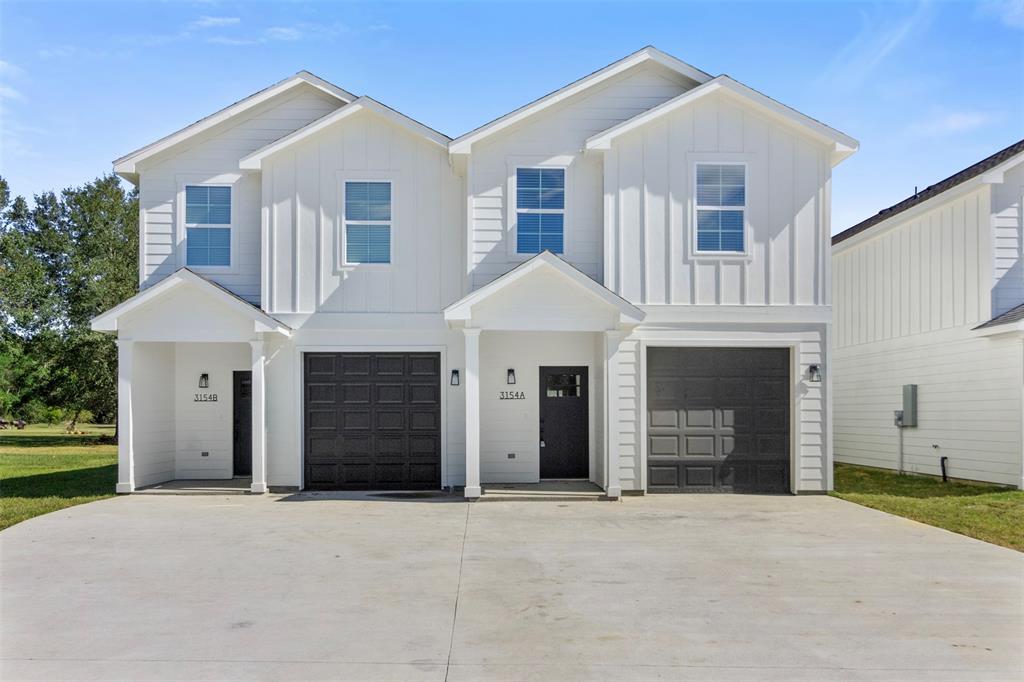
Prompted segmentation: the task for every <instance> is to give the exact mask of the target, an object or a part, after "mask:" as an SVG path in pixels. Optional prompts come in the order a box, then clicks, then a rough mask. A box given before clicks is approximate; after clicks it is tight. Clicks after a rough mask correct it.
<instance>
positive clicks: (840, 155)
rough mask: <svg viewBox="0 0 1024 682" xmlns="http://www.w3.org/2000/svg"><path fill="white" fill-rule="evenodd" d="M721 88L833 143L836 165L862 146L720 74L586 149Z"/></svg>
mask: <svg viewBox="0 0 1024 682" xmlns="http://www.w3.org/2000/svg"><path fill="white" fill-rule="evenodd" d="M715 92H721V93H723V94H727V95H729V96H731V97H733V98H734V99H737V100H738V101H740V102H742V103H747V104H751V105H754V106H756V107H757V108H758V109H759V110H760V111H761V112H762V113H765V114H767V115H768V116H770V117H772V118H774V119H775V120H778V121H781V122H783V123H786V124H788V125H790V126H793V127H797V128H799V129H801V130H803V131H805V132H807V133H809V134H810V135H811V136H812V137H815V138H817V139H818V140H820V141H822V142H825V143H826V144H828V145H830V146H831V147H832V165H833V166H834V165H836V164H837V163H839V162H840V161H842V160H843V159H845V158H846V157H848V156H850V155H851V154H853V153H854V152H856V151H857V149H858V148H859V147H860V143H859V142H857V140H855V139H853V138H852V137H850V136H849V135H846V134H845V133H841V132H839V131H838V130H836V129H834V128H830V127H829V126H827V125H825V124H824V123H821V122H820V121H816V120H814V119H813V118H811V117H810V116H807V115H805V114H801V113H800V112H799V111H797V110H796V109H791V108H790V107H787V106H786V105H784V104H781V103H779V102H777V101H775V100H773V99H772V98H771V97H768V96H766V95H762V94H761V93H760V92H758V91H757V90H754V89H753V88H749V87H747V86H746V85H743V84H742V83H740V82H738V81H735V80H733V79H732V78H729V77H728V76H717V77H715V78H713V79H712V80H710V81H708V82H706V83H704V84H702V85H699V86H697V87H696V88H694V89H693V90H689V91H687V92H684V93H683V94H681V95H677V96H676V97H673V98H672V99H670V100H668V101H667V102H664V103H662V104H659V105H658V106H656V107H653V108H651V109H648V110H647V111H645V112H643V113H640V114H637V115H636V116H634V117H633V118H631V119H628V120H626V121H623V122H622V123H618V124H616V125H614V126H612V127H611V128H609V129H607V130H605V131H603V132H600V133H597V134H596V135H593V136H591V137H590V138H589V139H587V142H586V149H588V150H591V149H593V150H601V151H603V150H608V149H611V146H612V142H614V140H615V138H617V137H619V136H620V135H623V134H625V133H628V132H630V131H632V130H636V129H637V128H639V127H641V126H643V125H646V124H648V123H650V122H651V121H654V120H656V119H658V118H660V117H662V116H665V115H666V114H669V113H671V112H673V111H676V110H678V109H680V108H682V107H685V106H688V105H690V104H693V103H694V102H696V101H697V100H699V99H702V98H704V97H707V96H708V95H710V94H712V93H715Z"/></svg>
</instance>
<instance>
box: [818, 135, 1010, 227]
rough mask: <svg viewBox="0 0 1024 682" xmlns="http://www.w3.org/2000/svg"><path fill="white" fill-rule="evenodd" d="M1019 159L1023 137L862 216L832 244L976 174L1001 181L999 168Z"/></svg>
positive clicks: (972, 177) (1003, 167)
mask: <svg viewBox="0 0 1024 682" xmlns="http://www.w3.org/2000/svg"><path fill="white" fill-rule="evenodd" d="M1021 162H1024V140H1020V141H1018V142H1014V143H1013V144H1011V145H1010V146H1009V147H1006V148H1005V149H1001V150H999V151H998V152H996V153H995V154H993V155H992V156H990V157H988V158H985V159H982V160H981V161H979V162H978V163H976V164H974V165H972V166H968V167H967V168H964V169H963V170H962V171H959V172H958V173H954V174H953V175H950V176H949V177H948V178H946V179H945V180H939V181H938V182H936V183H935V184H934V185H929V186H928V187H925V188H924V190H922V191H920V192H917V193H915V194H914V196H912V197H908V198H906V199H904V200H903V201H900V202H899V203H896V204H893V205H892V206H890V207H889V208H883V209H882V210H881V211H879V212H878V213H876V214H875V215H873V216H871V217H870V218H868V219H867V220H863V221H861V222H859V223H857V224H856V225H854V226H853V227H848V228H847V229H845V230H843V231H842V232H840V233H839V234H837V235H836V236H834V237H832V245H833V246H835V245H836V244H838V243H839V242H842V241H845V240H847V239H849V238H850V237H853V236H854V235H857V234H860V233H861V232H863V231H864V230H867V229H868V228H870V227H873V226H875V225H877V224H878V223H881V222H883V221H886V220H889V218H892V217H894V216H897V215H899V214H900V213H903V212H904V211H909V210H910V209H912V208H914V207H915V206H918V205H919V204H923V203H924V202H926V201H928V200H929V199H932V198H933V197H936V196H938V195H940V194H942V193H943V192H947V191H949V190H951V189H953V188H954V187H956V186H957V185H962V184H963V183H965V182H967V181H968V180H973V179H974V178H976V177H978V176H979V175H984V174H986V173H992V174H993V177H992V178H991V180H992V181H993V182H1002V179H1003V178H1002V172H1003V171H1005V170H1008V169H1009V167H1010V166H1013V165H1016V164H1018V163H1021Z"/></svg>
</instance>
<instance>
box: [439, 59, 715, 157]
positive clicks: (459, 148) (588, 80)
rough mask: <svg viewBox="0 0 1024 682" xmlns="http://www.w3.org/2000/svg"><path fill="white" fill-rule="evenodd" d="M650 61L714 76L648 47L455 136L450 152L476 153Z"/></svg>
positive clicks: (700, 79)
mask: <svg viewBox="0 0 1024 682" xmlns="http://www.w3.org/2000/svg"><path fill="white" fill-rule="evenodd" d="M649 61H653V62H655V63H658V64H661V65H662V66H664V67H666V68H668V69H671V70H672V71H675V72H676V73H678V74H680V75H682V76H685V77H686V78H689V79H690V80H693V81H695V82H697V83H701V84H702V83H706V82H708V81H710V80H711V78H712V76H711V74H709V73H705V72H704V71H701V70H700V69H698V68H696V67H694V66H691V65H690V64H687V63H686V62H683V61H681V60H679V59H676V58H675V57H673V56H672V55H669V54H666V53H665V52H662V51H661V50H658V49H657V48H654V47H650V46H648V47H645V48H643V49H642V50H639V51H638V52H635V53H633V54H631V55H629V56H628V57H625V58H623V59H620V60H619V61H617V62H614V63H612V64H609V65H608V66H606V67H604V68H603V69H600V70H598V71H595V72H594V73H592V74H590V75H589V76H586V77H584V78H581V79H580V80H578V81H575V82H573V83H570V84H569V85H566V86H565V87H563V88H560V89H559V90H556V91H555V92H552V93H551V94H549V95H547V96H545V97H541V98H540V99H538V100H537V101H535V102H532V103H530V104H527V105H526V106H524V107H521V108H519V109H516V110H515V111H512V112H510V113H508V114H505V115H504V116H501V117H499V118H497V119H495V120H493V121H491V122H490V123H487V124H485V125H483V126H481V127H479V128H477V129H476V130H471V131H470V132H468V133H466V134H465V135H462V136H460V137H457V138H455V139H454V140H452V142H451V144H449V145H448V152H449V153H450V154H469V153H471V152H472V148H473V144H474V143H476V142H479V141H480V140H482V139H484V138H487V137H490V136H491V135H495V134H497V133H499V132H500V131H502V130H504V129H506V128H508V127H510V126H513V125H515V124H516V123H519V122H520V121H523V120H525V119H526V118H529V117H530V116H533V115H534V114H536V113H538V112H540V111H543V110H544V109H546V108H548V107H551V106H554V105H556V104H558V103H559V102H563V101H565V100H566V99H569V98H570V97H573V96H574V95H577V94H579V93H581V92H583V91H585V90H587V89H589V88H591V87H593V86H595V85H597V84H599V83H601V82H604V81H606V80H608V79H609V78H612V77H614V76H616V75H618V74H620V73H622V72H624V71H627V70H628V69H631V68H633V67H635V66H638V65H640V64H643V63H645V62H649Z"/></svg>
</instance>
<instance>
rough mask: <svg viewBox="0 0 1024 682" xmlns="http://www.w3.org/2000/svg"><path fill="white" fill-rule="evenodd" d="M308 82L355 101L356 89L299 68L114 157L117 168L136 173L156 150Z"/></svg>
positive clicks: (117, 170) (115, 170) (346, 99)
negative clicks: (222, 106) (257, 90)
mask: <svg viewBox="0 0 1024 682" xmlns="http://www.w3.org/2000/svg"><path fill="white" fill-rule="evenodd" d="M302 84H307V85H311V86H313V87H314V88H316V89H318V90H321V91H323V92H325V93H327V94H328V95H331V96H332V97H336V98H338V99H339V100H340V101H341V102H343V103H345V104H348V103H349V102H351V101H353V100H354V99H355V98H356V96H355V95H353V94H352V93H350V92H348V91H346V90H342V89H341V88H339V87H338V86H336V85H333V84H331V83H328V82H327V81H325V80H324V79H322V78H320V77H319V76H315V75H313V74H311V73H310V72H309V71H299V72H298V73H297V74H295V75H294V76H292V77H290V78H286V79H284V80H283V81H279V82H277V83H274V84H273V85H271V86H270V87H268V88H264V89H263V90H260V91H259V92H257V93H255V94H252V95H249V96H248V97H246V98H245V99H242V100H239V101H237V102H235V103H234V104H232V105H230V106H228V107H225V108H223V109H221V110H220V111H218V112H216V113H214V114H210V115H209V116H207V117H205V118H201V119H199V120H198V121H196V122H195V123H193V124H192V125H189V126H186V127H184V128H182V129H181V130H179V131H177V132H175V133H171V134H170V135H167V136H166V137H162V138H160V139H159V140H157V141H156V142H152V143H150V144H148V145H146V146H145V147H142V148H141V149H136V150H135V151H133V152H131V153H130V154H125V155H124V156H122V157H121V158H119V159H116V160H115V161H114V172H115V173H117V174H118V175H122V176H125V175H129V176H131V175H134V174H135V173H136V172H137V171H136V165H137V164H138V163H139V162H140V161H142V160H144V159H147V158H149V157H151V156H153V155H154V154H158V153H160V152H162V151H164V150H165V149H169V148H170V147H173V146H174V145H176V144H179V143H181V142H184V141H185V140H187V139H189V138H191V137H193V136H195V135H198V134H200V133H202V132H204V131H206V130H209V129H210V128H212V127H213V126H215V125H217V124H219V123H223V122H224V121H226V120H228V119H230V118H232V117H234V116H237V115H239V114H241V113H242V112H244V111H247V110H249V109H251V108H253V107H255V106H257V105H258V104H262V103H263V102H266V101H267V100H269V99H271V98H273V97H276V96H277V95H280V94H281V93H283V92H287V91H289V90H291V89H292V88H295V87H298V86H299V85H302Z"/></svg>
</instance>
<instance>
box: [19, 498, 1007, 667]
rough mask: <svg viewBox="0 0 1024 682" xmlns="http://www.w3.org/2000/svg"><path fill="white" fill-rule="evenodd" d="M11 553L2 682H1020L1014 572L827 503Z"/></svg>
mask: <svg viewBox="0 0 1024 682" xmlns="http://www.w3.org/2000/svg"><path fill="white" fill-rule="evenodd" d="M0 552H2V556H0V570H2V574H0V585H2V587H0V609H2V610H0V658H2V660H0V678H2V679H4V680H5V681H6V680H18V679H40V680H41V679H46V680H63V679H76V680H78V679H135V680H144V679H242V678H245V679H360V680H375V679H393V680H406V679H414V680H420V679H422V680H445V679H447V680H451V681H455V680H481V679H483V680H486V679H495V680H512V679H525V678H529V679H552V680H583V679H598V680H612V679H617V680H618V679H628V680H655V679H658V680H662V679H673V680H675V679H693V680H748V679H772V680H821V679H829V680H836V679H855V680H865V679H885V680H929V682H935V681H941V680H964V679H972V680H976V679H996V680H1019V679H1021V678H1022V676H1024V653H1022V646H1021V644H1022V642H1024V605H1022V603H1024V555H1021V554H1019V553H1017V552H1013V551H1011V550H1007V549H1002V548H999V547H995V546H993V545H989V544H985V543H982V542H978V541H975V540H970V539H968V538H964V537H961V536H958V535H954V534H951V533H947V532H944V531H941V530H937V529H934V528H929V527H927V526H923V525H920V524H916V523H913V522H911V521H907V520H904V519H900V518H897V517H893V516H888V515H886V514H882V513H880V512H875V511H872V510H869V509H865V508H862V507H858V506H855V505H852V504H849V503H846V502H842V501H839V500H836V499H832V498H826V497H799V498H794V497H763V496H726V495H716V496H650V497H646V498H627V499H625V500H623V501H622V502H618V503H613V502H494V503H490V504H479V503H477V504H467V503H463V502H461V501H459V499H458V498H434V499H412V500H394V499H388V498H373V499H370V498H366V497H362V496H358V495H351V496H345V495H330V494H327V495H325V494H320V495H301V494H300V495H291V496H279V495H266V496H258V497H257V496H238V495H224V496H220V497H216V496H160V495H152V496H146V495H138V496H131V497H121V498H116V499H111V500H105V501H102V502H97V503H93V504H88V505H84V506H81V507H75V508H72V509H67V510H63V511H60V512H56V513H53V514H49V515H47V516H43V517H39V518H36V519H32V520H30V521H27V522H25V523H21V524H18V525H16V526H14V527H12V528H10V529H8V530H5V531H3V532H2V533H0Z"/></svg>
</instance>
